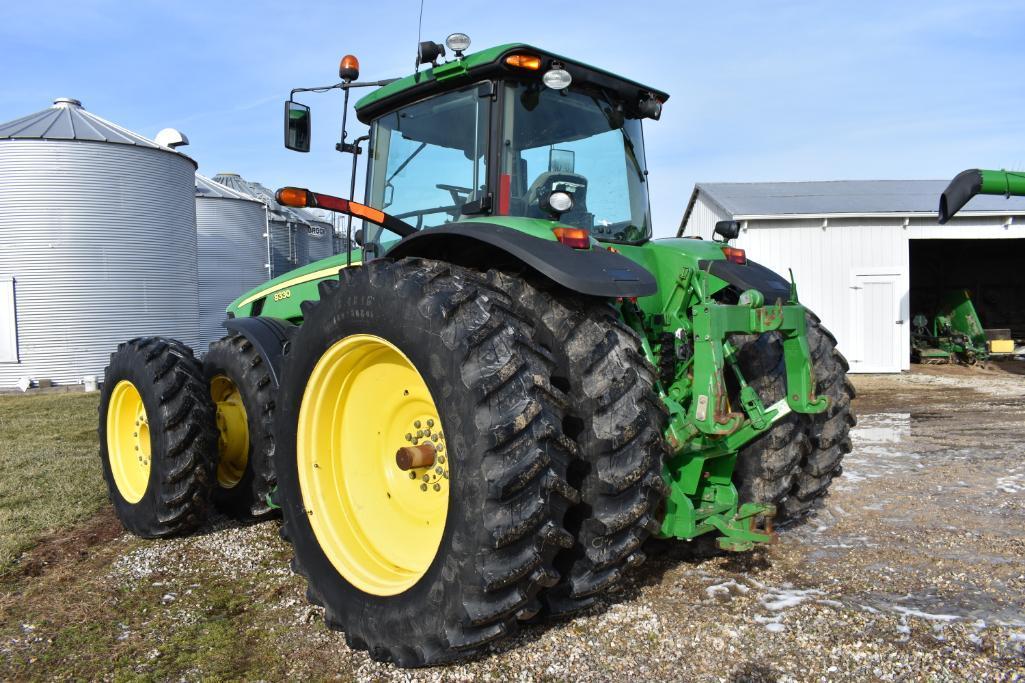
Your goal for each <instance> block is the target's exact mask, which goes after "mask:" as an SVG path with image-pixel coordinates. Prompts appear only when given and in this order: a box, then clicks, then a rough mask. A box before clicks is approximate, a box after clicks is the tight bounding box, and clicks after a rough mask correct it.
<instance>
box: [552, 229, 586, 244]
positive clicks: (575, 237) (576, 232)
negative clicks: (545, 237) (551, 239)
mask: <svg viewBox="0 0 1025 683" xmlns="http://www.w3.org/2000/svg"><path fill="white" fill-rule="evenodd" d="M552 232H554V233H555V239H557V240H559V241H560V242H562V243H563V244H565V245H566V246H567V247H572V248H574V249H589V248H590V247H591V233H589V232H588V231H587V230H584V229H583V228H561V227H560V228H552Z"/></svg>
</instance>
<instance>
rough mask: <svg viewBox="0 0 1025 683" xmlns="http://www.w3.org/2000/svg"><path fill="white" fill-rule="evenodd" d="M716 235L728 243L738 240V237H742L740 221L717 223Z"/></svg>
mask: <svg viewBox="0 0 1025 683" xmlns="http://www.w3.org/2000/svg"><path fill="white" fill-rule="evenodd" d="M715 234H716V235H719V236H721V237H722V238H723V239H724V240H725V241H727V242H729V241H730V240H735V239H737V236H738V235H740V221H717V222H716V224H715Z"/></svg>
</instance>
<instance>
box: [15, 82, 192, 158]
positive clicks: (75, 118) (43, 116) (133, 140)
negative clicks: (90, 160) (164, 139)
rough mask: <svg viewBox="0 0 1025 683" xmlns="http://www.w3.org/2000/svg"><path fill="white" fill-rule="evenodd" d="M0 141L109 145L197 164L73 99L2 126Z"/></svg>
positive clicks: (58, 99)
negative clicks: (155, 152)
mask: <svg viewBox="0 0 1025 683" xmlns="http://www.w3.org/2000/svg"><path fill="white" fill-rule="evenodd" d="M0 140H84V141H87V142H109V143H112V144H116V145H133V146H135V147H147V148H150V149H158V150H161V151H164V152H171V153H172V154H178V155H180V156H183V157H185V158H186V159H188V160H189V161H192V163H196V162H195V161H193V160H192V158H191V157H189V156H188V155H186V154H182V153H181V152H179V151H177V150H175V149H171V148H170V147H164V146H163V145H158V144H157V143H156V142H154V141H153V140H150V139H149V138H146V137H143V136H142V135H139V134H138V133H133V132H132V131H130V130H128V129H127V128H123V127H121V126H119V125H117V124H116V123H111V122H110V121H108V120H106V119H104V118H100V117H99V116H96V115H95V114H93V113H90V112H88V111H86V110H85V109H84V108H83V107H82V103H81V102H79V101H78V100H76V99H73V98H71V97H58V98H57V99H55V100H54V101H53V106H51V107H48V108H46V109H43V110H42V111H37V112H36V113H34V114H29V115H28V116H22V117H21V118H20V119H15V120H14V121H9V122H7V123H0Z"/></svg>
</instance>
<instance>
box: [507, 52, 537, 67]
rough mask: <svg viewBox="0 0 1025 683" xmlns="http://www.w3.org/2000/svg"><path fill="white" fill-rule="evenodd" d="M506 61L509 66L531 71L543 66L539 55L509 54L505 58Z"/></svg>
mask: <svg viewBox="0 0 1025 683" xmlns="http://www.w3.org/2000/svg"><path fill="white" fill-rule="evenodd" d="M505 63H506V64H508V65H509V66H515V67H519V68H520V69H530V70H531V71H537V70H538V69H540V68H541V58H540V57H538V56H537V55H509V56H508V57H506V58H505Z"/></svg>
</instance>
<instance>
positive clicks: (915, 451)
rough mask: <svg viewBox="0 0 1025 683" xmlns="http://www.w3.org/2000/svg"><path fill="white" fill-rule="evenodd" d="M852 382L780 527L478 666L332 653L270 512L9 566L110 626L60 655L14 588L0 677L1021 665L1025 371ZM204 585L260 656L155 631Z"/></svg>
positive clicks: (941, 670)
mask: <svg viewBox="0 0 1025 683" xmlns="http://www.w3.org/2000/svg"><path fill="white" fill-rule="evenodd" d="M855 384H856V386H857V388H858V390H859V397H858V399H857V401H856V404H855V408H856V410H857V413H858V415H859V424H858V426H857V428H856V429H855V430H854V432H853V438H854V445H855V450H854V452H853V453H851V454H850V455H849V456H848V457H847V459H846V460H845V465H844V474H843V476H842V477H841V478H840V479H838V480H837V481H836V482H835V483H834V487H833V492H832V494H831V496H830V497H829V498H828V500H827V504H826V505H825V506H824V507H823V508H822V509H821V510H820V511H818V513H817V514H815V515H814V516H813V517H812V518H811V519H809V520H807V521H806V523H804V524H803V525H801V526H800V527H798V528H795V529H790V530H786V531H785V532H784V533H783V534H782V536H781V539H780V542H779V543H778V544H776V545H774V546H772V547H768V548H764V549H761V550H759V551H756V552H754V553H749V554H740V555H734V554H724V553H720V552H718V551H716V550H714V549H713V547H712V544H711V543H706V542H701V543H693V544H686V543H676V542H673V543H659V544H658V545H657V546H654V547H653V548H652V549H651V550H652V556H651V559H649V561H648V562H647V563H646V564H645V565H644V566H643V567H642V568H641V569H640V570H639V571H638V572H637V573H636V574H635V575H634V577H633V578H632V579H631V580H630V581H629V582H628V583H627V584H626V585H625V586H623V587H622V588H621V589H620V590H619V591H618V592H617V593H615V594H612V595H610V596H608V599H607V600H606V601H605V602H603V603H602V604H600V605H599V606H597V607H596V608H595V609H593V610H592V611H590V612H589V613H587V614H585V615H583V616H580V617H577V618H576V619H573V620H570V621H561V622H549V623H545V624H542V625H538V626H530V627H527V628H525V629H524V630H523V631H522V633H521V634H520V635H519V636H517V637H516V638H514V639H512V640H509V641H506V642H503V643H501V644H499V645H498V646H496V647H495V648H494V649H493V651H492V652H491V653H490V654H488V655H487V656H485V657H483V658H481V659H478V660H476V661H472V662H469V663H465V664H462V665H458V666H452V667H444V668H436V669H426V670H414V671H407V670H401V669H396V668H394V667H391V666H387V665H382V664H378V663H376V662H373V661H371V660H369V659H368V658H367V657H366V655H365V654H363V653H357V652H351V651H349V650H348V648H347V647H346V646H345V641H344V638H343V637H342V636H341V634H338V633H333V632H330V631H327V630H326V629H325V628H324V626H323V621H322V619H321V615H320V614H319V610H318V609H317V608H315V607H312V606H310V605H309V604H308V603H307V602H306V600H305V598H304V596H303V591H304V586H303V584H302V581H301V580H299V579H298V578H296V577H294V576H292V575H291V574H290V573H289V572H288V571H287V564H286V563H285V558H287V556H288V550H287V548H286V547H285V546H284V544H283V543H281V542H280V541H279V540H278V539H277V528H276V524H274V523H269V524H263V525H258V526H251V527H242V528H239V527H235V526H232V525H230V524H228V523H227V522H226V521H223V520H222V521H221V522H220V523H218V524H215V525H214V526H212V527H211V528H210V529H208V530H207V531H206V533H204V534H201V535H198V536H194V537H190V538H186V539H179V540H173V541H161V542H141V541H138V540H136V539H132V538H130V537H127V536H123V535H122V536H119V537H118V538H115V539H113V540H109V541H105V542H104V543H102V544H101V545H99V546H97V547H96V548H94V549H92V550H90V551H89V553H88V557H87V558H85V559H82V558H78V559H69V560H66V561H65V564H64V565H63V568H62V567H61V566H59V565H60V564H61V563H60V562H57V563H56V565H58V566H56V567H55V568H54V569H53V570H51V571H49V572H43V574H42V575H41V576H40V577H37V578H31V579H30V578H25V579H22V580H21V583H20V584H19V585H18V587H17V588H16V589H11V590H16V591H20V592H18V593H17V595H18V596H21V597H23V598H25V599H26V600H28V599H30V598H31V599H37V598H38V599H40V600H41V599H43V598H42V597H39V596H42V595H44V594H46V595H51V596H53V595H54V593H55V591H56V592H57V595H56V597H52V598H51V599H53V600H71V599H73V598H72V596H78V597H77V598H75V599H82V600H86V601H88V600H90V599H93V598H90V597H85V598H83V597H81V596H82V593H83V591H84V586H83V582H85V581H88V584H87V585H88V590H87V591H85V592H87V593H89V595H95V596H98V597H95V599H96V600H98V601H103V604H104V605H108V604H110V605H113V607H112V608H111V609H112V610H113V611H112V612H111V614H115V615H116V614H120V615H121V616H118V617H109V618H110V619H111V620H112V622H111V624H110V625H109V628H110V629H121V630H119V631H117V633H116V634H113V635H111V636H110V638H111V639H110V640H104V639H103V638H100V639H99V640H97V643H96V645H95V647H97V648H98V652H97V653H95V656H87V654H85V650H83V649H82V648H83V647H86V646H80V647H79V648H78V649H69V650H59V649H58V645H57V644H58V643H59V642H61V639H62V638H63V639H64V642H66V640H67V638H66V631H67V629H68V628H69V626H68V625H67V622H63V623H62V622H61V620H59V619H54V620H51V621H48V620H46V619H42V618H39V617H37V616H34V615H38V614H40V613H41V611H40V610H36V611H35V612H32V611H31V610H29V609H28V608H22V609H23V610H27V611H25V614H19V613H18V612H17V610H18V609H19V607H18V601H17V599H16V596H15V594H14V593H11V592H9V593H8V595H7V598H8V599H7V602H6V604H5V603H4V600H3V597H0V677H2V678H7V677H8V676H4V675H3V674H4V669H5V666H10V669H9V671H8V674H10V675H11V676H17V677H30V678H35V677H50V676H65V675H72V676H74V675H78V676H85V677H104V678H109V677H112V676H113V675H114V674H115V670H116V671H117V673H121V674H125V673H134V674H137V675H142V676H147V675H150V676H154V677H157V678H163V677H168V676H170V677H174V678H186V679H191V678H199V677H203V676H206V675H214V676H227V677H232V676H233V675H234V676H238V677H245V678H258V677H266V678H279V677H286V676H287V677H293V678H304V679H305V678H319V677H326V676H341V677H342V678H357V679H374V680H403V681H406V680H417V681H419V680H496V681H497V680H501V681H506V680H525V681H526V680H567V679H571V680H624V679H638V680H668V679H673V680H701V681H704V680H797V681H804V680H841V679H856V680H867V679H882V680H923V679H927V680H965V679H973V680H1019V679H1021V680H1025V448H1023V446H1022V444H1023V443H1025V377H1021V376H1015V375H1009V374H1005V373H996V372H992V373H987V372H984V371H977V370H967V369H961V368H939V369H934V368H927V369H924V370H919V371H918V372H916V373H913V374H909V375H901V376H861V377H856V378H855ZM69 562H70V563H72V564H71V565H70V566H69V565H68V564H67V563H69ZM86 577H89V578H86ZM31 582H34V583H31ZM47 582H50V583H51V584H53V585H52V586H49V588H48V589H47V590H45V591H44V590H43V588H44V587H46V586H47ZM210 586H221V587H222V588H226V589H227V590H229V592H235V593H237V595H238V596H239V598H240V601H241V604H240V606H238V607H237V611H236V612H234V613H232V614H233V616H231V618H230V619H227V620H226V623H227V624H229V625H232V628H235V629H237V630H236V631H234V632H233V633H234V636H233V637H234V638H236V639H237V642H238V643H239V645H238V647H240V648H244V647H246V646H243V645H242V643H243V641H244V640H245V639H246V638H249V639H250V640H249V641H246V642H250V643H251V645H249V646H248V647H251V648H253V649H260V650H263V652H262V656H261V657H259V658H257V659H256V660H254V659H253V657H249V658H245V659H238V658H237V657H236V658H228V659H224V660H223V662H227V663H224V664H223V666H222V668H219V669H218V668H213V664H208V662H211V661H222V660H212V659H210V658H209V657H195V658H192V659H190V658H187V657H184V656H183V654H182V652H183V651H185V650H188V647H187V645H183V644H182V643H181V642H179V641H180V639H179V640H176V639H175V638H173V637H171V635H170V634H169V633H168V631H169V630H170V631H174V630H175V629H179V628H189V629H194V630H196V631H195V632H196V633H201V634H205V633H207V632H208V631H209V630H210V624H211V623H213V622H212V621H211V619H213V617H211V614H213V613H215V612H214V611H213V609H212V607H211V605H212V604H213V603H214V601H215V598H214V597H212V594H211V593H209V591H212V590H213V589H212V588H210ZM104 591H106V592H107V593H108V595H106V596H104ZM32 596H36V598H33V597H32ZM220 599H221V598H217V600H220ZM132 600H134V601H142V604H144V605H145V607H144V608H143V609H142V612H141V613H142V615H141V616H138V617H137V618H136V617H126V616H124V613H125V612H126V611H139V608H137V607H131V609H130V610H129V606H130V605H135V604H136V603H135V602H130V601H132ZM24 604H29V603H24ZM33 604H34V603H33ZM218 604H219V603H218ZM92 614H93V615H92V616H90V615H89V614H86V615H84V616H82V617H80V618H81V619H85V620H86V621H85V622H84V623H86V624H87V625H88V624H89V623H90V622H89V621H88V620H89V619H93V620H94V621H95V620H96V619H99V618H100V617H99V616H97V615H96V614H97V613H95V612H94V613H92ZM216 614H220V612H216ZM197 629H198V630H197ZM190 632H191V631H190ZM257 632H259V637H260V640H258V641H254V640H252V639H253V638H256V637H257V636H256V635H254V634H256V633H257ZM216 647H224V646H218V645H211V648H213V649H216ZM58 652H59V653H60V654H61V656H60V657H56V656H55V655H56V654H58ZM5 657H6V658H7V661H8V664H6V665H5V664H4V660H5ZM58 660H59V661H58ZM47 662H49V663H47ZM112 662H113V664H112ZM219 666H220V665H219Z"/></svg>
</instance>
